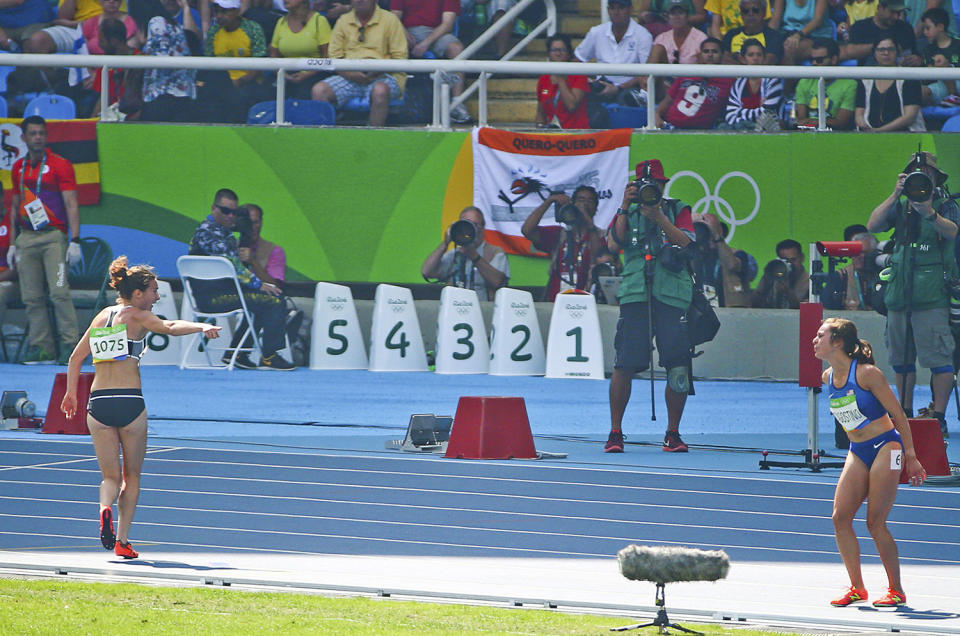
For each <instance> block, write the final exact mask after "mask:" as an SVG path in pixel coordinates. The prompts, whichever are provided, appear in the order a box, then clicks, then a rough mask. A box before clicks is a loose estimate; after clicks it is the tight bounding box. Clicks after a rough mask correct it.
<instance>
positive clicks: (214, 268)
mask: <svg viewBox="0 0 960 636" xmlns="http://www.w3.org/2000/svg"><path fill="white" fill-rule="evenodd" d="M177 272H178V273H179V274H180V280H181V281H182V282H183V298H184V300H185V301H186V302H187V303H188V305H189V307H190V311H192V312H193V315H194V316H196V317H197V318H214V319H223V320H229V319H230V318H237V319H238V320H237V328H238V329H239V325H241V324H244V322H243V319H246V322H245V324H246V326H247V328H246V330H245V331H244V332H243V335H242V337H241V338H240V339H239V340H238V341H237V342H238V343H239V345H238V346H237V347H235V348H234V349H233V354H232V355H231V356H230V362H229V363H227V365H226V366H225V367H223V366H220V364H218V363H215V361H214V360H212V359H211V358H210V348H209V347H204V348H203V350H204V353H205V354H206V356H207V363H208V364H207V367H202V366H196V365H191V366H189V368H208V367H214V368H225V369H228V370H232V369H233V367H234V363H235V362H236V360H237V355H239V353H240V352H241V351H244V352H249V353H251V354H259V352H260V351H261V347H260V338H259V336H258V335H257V332H256V330H255V329H254V328H253V324H254V323H253V315H252V314H251V313H250V310H249V309H247V302H246V300H244V298H243V289H242V288H241V287H240V281H239V280H237V272H236V270H235V269H234V268H233V263H231V262H230V261H229V260H227V259H225V258H224V257H222V256H181V257H180V258H178V259H177ZM198 281H207V282H210V283H213V282H215V281H216V282H219V283H220V284H221V285H222V286H223V288H224V289H226V290H229V289H230V288H231V287H232V288H233V289H234V290H236V294H237V298H238V299H239V300H238V301H237V303H236V305H235V306H229V307H222V308H220V309H219V310H218V311H216V312H211V311H209V310H207V311H204V310H202V309H200V308H199V307H198V306H197V299H196V296H195V292H194V283H196V282H198ZM227 293H230V292H229V291H228V292H227ZM202 336H203V334H202V333H196V334H193V335H192V336H190V337H189V339H188V340H187V341H186V342H184V343H183V349H182V351H183V355H182V356H181V357H180V368H181V369H186V368H188V365H187V357H188V356H189V354H190V351H191V350H192V349H193V347H194V346H196V342H197V340H198V339H199V338H201V337H202ZM251 336H252V338H253V346H252V347H244V346H242V345H243V343H244V342H245V341H246V339H247V338H248V337H251ZM253 359H254V360H256V359H257V355H254V357H253Z"/></svg>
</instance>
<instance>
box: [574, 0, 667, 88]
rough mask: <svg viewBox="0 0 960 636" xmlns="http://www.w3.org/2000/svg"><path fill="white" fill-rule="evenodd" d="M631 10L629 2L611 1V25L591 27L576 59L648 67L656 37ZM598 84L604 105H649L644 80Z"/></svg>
mask: <svg viewBox="0 0 960 636" xmlns="http://www.w3.org/2000/svg"><path fill="white" fill-rule="evenodd" d="M632 10H633V7H632V5H631V4H630V0H609V1H608V2H607V11H608V12H609V14H610V21H609V22H606V23H604V24H598V25H597V26H595V27H591V28H590V30H589V31H588V32H587V35H586V37H584V38H583V41H582V42H581V43H580V45H579V46H578V47H577V48H576V50H575V51H574V56H575V57H576V58H577V59H578V60H580V61H581V62H590V61H597V62H606V63H610V64H645V63H646V62H647V60H648V58H649V57H650V49H651V48H653V37H651V35H650V32H649V31H647V30H646V29H645V28H643V27H642V26H640V25H639V24H637V23H636V22H635V21H634V20H633V18H632V17H631V12H632ZM596 84H597V86H598V87H599V88H600V89H601V91H600V92H599V94H598V97H599V99H600V100H601V101H604V102H617V103H620V104H625V105H627V106H638V105H640V103H641V102H642V103H646V90H645V89H646V78H644V77H629V76H622V75H615V76H608V77H598V78H596ZM593 90H597V89H596V88H594V89H593Z"/></svg>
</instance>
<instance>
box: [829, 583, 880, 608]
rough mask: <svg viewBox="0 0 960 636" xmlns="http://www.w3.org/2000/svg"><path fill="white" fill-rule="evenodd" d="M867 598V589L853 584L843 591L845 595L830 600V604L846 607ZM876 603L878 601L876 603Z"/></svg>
mask: <svg viewBox="0 0 960 636" xmlns="http://www.w3.org/2000/svg"><path fill="white" fill-rule="evenodd" d="M865 600H867V591H866V590H865V589H859V590H858V589H857V588H855V587H853V586H852V585H851V586H850V587H848V588H847V591H846V592H844V593H843V596H841V597H840V598H835V599H833V600H832V601H830V604H831V605H833V606H834V607H846V606H847V605H851V604H853V603H860V602H861V601H865ZM874 605H876V603H874Z"/></svg>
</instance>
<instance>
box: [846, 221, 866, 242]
mask: <svg viewBox="0 0 960 636" xmlns="http://www.w3.org/2000/svg"><path fill="white" fill-rule="evenodd" d="M866 231H867V226H866V225H863V224H862V223H853V224H851V225H848V226H847V227H845V228H843V240H844V241H852V240H853V237H854V236H855V235H856V234H862V233H864V232H866Z"/></svg>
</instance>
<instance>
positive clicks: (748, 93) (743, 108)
mask: <svg viewBox="0 0 960 636" xmlns="http://www.w3.org/2000/svg"><path fill="white" fill-rule="evenodd" d="M765 53H766V51H765V50H764V48H763V45H762V44H760V42H759V41H758V40H753V39H749V40H746V41H745V42H744V43H743V46H742V47H741V48H740V56H741V57H742V58H743V61H744V64H749V65H753V66H757V65H760V64H763V59H764V55H765ZM782 99H783V80H781V79H780V78H777V77H739V78H737V79H736V80H735V81H734V82H733V87H732V88H731V89H730V97H729V98H728V99H727V113H726V115H725V117H724V119H725V126H724V127H726V128H730V129H733V130H769V129H774V130H779V124H778V123H777V115H776V114H777V111H778V109H779V108H780V101H781V100H782Z"/></svg>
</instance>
